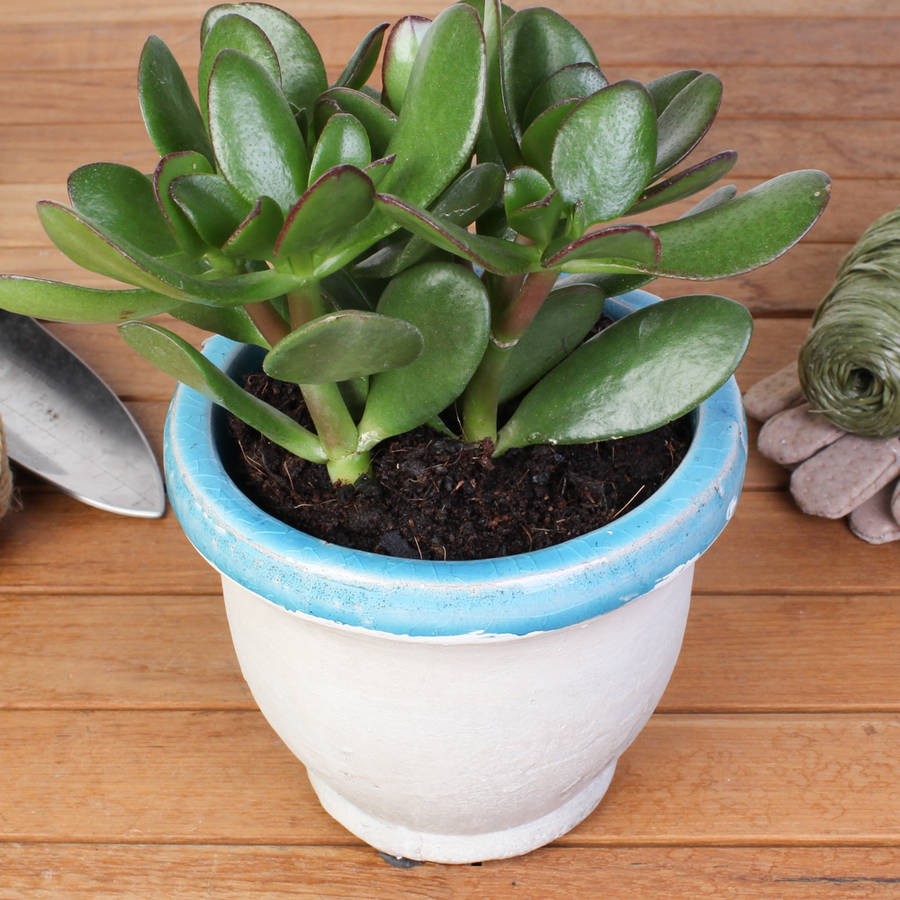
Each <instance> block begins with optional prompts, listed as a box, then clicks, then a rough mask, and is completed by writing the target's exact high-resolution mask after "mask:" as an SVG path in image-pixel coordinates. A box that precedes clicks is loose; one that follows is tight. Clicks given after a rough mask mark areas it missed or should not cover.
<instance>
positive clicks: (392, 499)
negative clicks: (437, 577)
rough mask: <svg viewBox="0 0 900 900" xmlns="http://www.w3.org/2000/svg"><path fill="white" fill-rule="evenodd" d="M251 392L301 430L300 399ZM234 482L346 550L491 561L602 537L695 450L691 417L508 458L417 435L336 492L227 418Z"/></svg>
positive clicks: (261, 378)
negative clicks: (233, 444) (234, 447)
mask: <svg viewBox="0 0 900 900" xmlns="http://www.w3.org/2000/svg"><path fill="white" fill-rule="evenodd" d="M246 387H247V389H248V390H250V391H251V392H252V393H254V394H256V395H257V396H259V397H261V398H262V399H264V400H266V401H267V402H268V403H271V404H272V405H273V406H277V407H278V408H279V409H281V410H283V411H284V412H286V413H287V414H288V415H290V416H292V417H294V418H296V419H297V420H298V421H301V422H303V423H304V424H307V425H308V424H309V422H308V417H307V415H306V410H305V408H304V406H303V399H302V397H301V395H300V391H299V389H298V388H297V387H296V386H295V385H292V384H287V383H285V382H282V381H276V380H274V379H271V378H269V377H268V376H266V375H262V374H259V375H251V376H249V378H248V379H247V382H246ZM229 427H230V428H231V431H232V434H233V436H234V438H235V440H236V441H237V444H238V448H239V452H238V453H236V454H235V455H234V459H233V461H232V465H231V470H232V471H231V474H232V477H233V478H234V479H235V482H236V483H237V484H238V486H239V487H240V488H241V489H242V490H243V491H244V492H245V493H246V494H247V495H248V496H249V497H250V499H251V500H253V501H254V502H255V503H256V504H257V505H258V506H260V507H261V508H263V509H264V510H266V511H267V512H268V513H270V514H271V515H273V516H275V517H276V518H278V519H281V520H282V521H284V522H286V523H287V524H289V525H292V526H294V527H296V528H298V529H300V530H302V531H305V532H306V533H307V534H311V535H314V536H315V537H319V538H322V539H323V540H326V541H330V542H332V543H335V544H341V545H343V546H345V547H353V548H356V549H359V550H370V551H373V552H375V553H381V554H385V555H388V556H401V557H411V558H421V559H433V560H443V559H486V558H489V557H496V556H509V555H511V554H514V553H525V552H528V551H529V550H538V549H540V548H542V547H548V546H550V545H552V544H558V543H561V542H562V541H565V540H568V539H569V538H572V537H576V536H578V535H580V534H584V533H586V532H588V531H592V530H594V529H595V528H600V527H602V526H603V525H606V524H607V523H608V522H610V521H612V520H613V519H615V518H616V517H617V516H619V515H621V514H622V513H623V512H626V511H627V510H630V509H633V508H634V507H635V506H636V505H637V504H639V503H641V502H642V501H644V500H646V499H647V497H649V496H650V495H651V494H652V493H653V492H654V491H655V490H656V489H657V488H658V487H659V486H660V485H661V484H662V483H663V482H664V481H665V480H666V478H668V477H669V475H670V474H671V473H672V472H673V471H674V469H675V468H676V466H677V465H678V464H679V462H680V461H681V460H682V458H683V457H684V454H685V452H686V450H687V447H688V445H689V444H690V439H691V426H690V423H689V420H688V418H687V417H685V418H683V419H679V420H678V421H676V422H672V423H670V424H669V425H665V426H663V427H662V428H660V429H657V430H656V431H653V432H650V433H648V434H643V435H637V436H634V437H628V438H621V439H619V440H615V441H603V442H599V443H595V444H579V445H572V446H556V447H550V446H535V447H528V448H524V449H520V450H510V451H509V452H507V453H506V454H504V455H503V456H502V457H500V458H499V459H491V456H490V450H491V448H490V447H489V446H484V445H466V444H462V443H460V442H459V441H455V440H452V439H448V438H444V437H442V436H441V435H439V434H437V433H436V432H435V431H433V430H432V429H430V428H424V427H423V428H418V429H416V430H415V431H412V432H409V433H408V434H405V435H401V436H399V437H396V438H392V439H390V440H387V441H385V442H383V443H382V444H380V445H379V446H378V447H376V448H375V450H373V451H372V462H373V469H374V476H373V478H371V479H366V480H364V481H361V482H359V483H358V484H357V486H356V488H355V489H354V488H352V487H346V486H342V487H338V488H335V487H333V486H332V484H331V483H330V481H329V479H328V474H327V472H326V470H325V466H323V465H315V464H312V463H308V462H306V461H305V460H302V459H298V458H297V457H295V456H293V455H291V454H289V453H287V452H286V451H285V450H283V449H282V448H281V447H279V446H277V445H276V444H273V443H272V442H271V441H269V440H268V439H266V438H264V437H262V436H261V435H260V434H259V433H258V432H257V431H255V430H254V429H252V428H249V427H248V426H247V425H245V424H244V423H243V422H240V421H239V420H237V419H235V418H233V417H231V416H229Z"/></svg>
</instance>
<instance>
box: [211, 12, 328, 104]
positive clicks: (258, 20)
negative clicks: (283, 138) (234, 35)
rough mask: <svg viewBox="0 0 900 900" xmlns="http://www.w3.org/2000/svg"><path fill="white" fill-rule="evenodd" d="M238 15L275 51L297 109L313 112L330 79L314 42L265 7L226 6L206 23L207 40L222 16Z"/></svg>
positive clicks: (284, 86)
mask: <svg viewBox="0 0 900 900" xmlns="http://www.w3.org/2000/svg"><path fill="white" fill-rule="evenodd" d="M229 14H237V15H239V16H244V18H247V19H249V20H250V21H251V22H253V23H254V24H256V25H258V26H259V27H260V28H261V29H262V30H263V32H265V35H266V37H267V38H268V39H269V42H270V43H271V44H272V46H273V47H274V48H275V53H276V55H277V56H278V64H279V67H280V68H281V86H282V89H283V90H284V93H285V96H286V97H287V98H288V100H289V101H290V102H291V103H292V104H293V105H294V106H295V107H296V108H297V109H312V108H313V105H314V104H315V102H316V98H317V97H318V96H319V94H321V93H322V91H324V90H326V89H327V88H328V76H327V75H326V74H325V65H324V64H323V62H322V56H321V54H320V53H319V50H318V48H317V47H316V44H315V41H313V39H312V38H311V37H310V36H309V34H308V33H307V32H306V30H305V29H304V28H303V27H302V26H301V25H300V23H299V22H297V21H296V19H294V18H293V17H291V16H289V15H288V14H287V13H286V12H282V11H281V10H280V9H276V8H275V7H274V6H270V5H268V4H266V3H225V4H222V5H220V6H214V7H213V8H212V9H210V10H209V12H207V14H206V16H205V18H204V19H203V29H202V34H203V38H204V40H205V39H206V36H207V35H208V34H209V31H210V29H211V28H212V27H213V25H214V24H215V23H216V21H217V20H218V19H220V18H221V17H222V16H226V15H229Z"/></svg>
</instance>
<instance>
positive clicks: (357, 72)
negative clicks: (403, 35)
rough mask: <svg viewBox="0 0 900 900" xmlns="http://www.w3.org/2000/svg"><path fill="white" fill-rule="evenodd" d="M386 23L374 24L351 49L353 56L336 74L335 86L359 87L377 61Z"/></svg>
mask: <svg viewBox="0 0 900 900" xmlns="http://www.w3.org/2000/svg"><path fill="white" fill-rule="evenodd" d="M387 28H388V23H387V22H384V23H383V24H381V25H376V26H375V27H374V28H373V29H372V30H371V31H370V32H369V33H368V34H367V35H366V36H365V37H364V38H363V39H362V41H360V44H359V46H358V47H357V48H356V50H354V51H353V56H351V57H350V61H349V62H348V63H347V65H346V66H345V67H344V71H343V72H341V74H340V75H339V76H338V79H337V81H336V82H335V85H336V86H337V87H348V88H357V89H358V88H361V87H362V86H363V85H364V84H365V83H366V82H367V81H368V80H369V76H370V75H371V74H372V71H373V69H374V68H375V63H376V62H378V54H379V53H380V52H381V42H382V41H383V40H384V33H385V31H386V30H387Z"/></svg>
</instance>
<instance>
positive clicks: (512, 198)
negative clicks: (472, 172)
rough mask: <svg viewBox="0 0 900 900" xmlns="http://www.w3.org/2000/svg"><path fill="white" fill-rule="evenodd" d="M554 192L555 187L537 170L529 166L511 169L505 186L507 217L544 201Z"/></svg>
mask: <svg viewBox="0 0 900 900" xmlns="http://www.w3.org/2000/svg"><path fill="white" fill-rule="evenodd" d="M552 192H553V185H552V184H550V182H549V181H547V179H546V178H544V176H543V175H541V173H540V172H538V171H537V169H532V168H530V167H529V166H517V167H516V168H514V169H511V170H510V172H509V174H508V175H507V176H506V183H505V184H504V186H503V205H504V206H505V207H506V214H507V216H508V215H510V214H512V213H516V212H518V210H520V209H522V207H523V206H529V205H530V204H532V203H537V202H538V201H539V200H543V199H544V198H545V197H546V196H547V195H548V194H550V193H552Z"/></svg>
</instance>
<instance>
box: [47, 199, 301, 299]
mask: <svg viewBox="0 0 900 900" xmlns="http://www.w3.org/2000/svg"><path fill="white" fill-rule="evenodd" d="M38 216H39V217H40V220H41V224H42V225H43V226H44V230H45V231H46V232H47V234H48V236H49V237H50V240H52V241H53V243H54V244H56V246H57V247H59V249H60V250H62V252H63V253H65V254H66V256H68V257H69V259H71V260H72V261H73V262H76V263H78V265H80V266H82V267H83V268H85V269H88V270H89V271H91V272H99V273H100V274H101V275H108V276H109V277H110V278H117V279H118V280H120V281H124V282H125V283H126V284H133V285H135V286H136V287H143V288H147V289H148V290H151V291H155V292H156V293H159V294H164V295H165V296H167V297H174V298H175V299H178V300H194V301H196V302H198V303H206V304H210V305H213V306H232V305H234V304H245V303H254V302H256V301H258V300H271V299H272V298H273V297H279V296H281V294H284V293H286V292H287V291H290V290H292V289H293V288H296V287H297V286H298V285H300V284H303V279H302V278H298V277H296V276H291V275H286V274H282V273H279V272H274V271H271V270H266V271H262V272H250V273H248V274H246V275H236V276H233V277H229V278H217V279H204V278H197V277H195V276H192V275H189V274H187V273H185V272H180V271H178V270H176V269H172V268H171V267H170V266H167V265H165V264H164V263H161V262H160V261H159V260H157V259H154V258H153V257H152V256H149V255H148V254H146V253H144V252H143V250H140V249H139V248H138V247H134V246H131V245H128V244H124V243H117V242H115V241H114V240H113V239H112V238H110V236H109V235H107V234H105V233H104V232H103V231H102V230H101V229H100V228H98V227H96V226H94V225H92V224H91V223H90V222H88V221H87V220H86V219H83V218H82V217H81V216H79V215H78V213H76V212H73V211H72V210H70V209H67V208H66V207H65V206H62V205H60V204H58V203H52V202H51V201H49V200H44V201H41V202H40V203H39V204H38Z"/></svg>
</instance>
